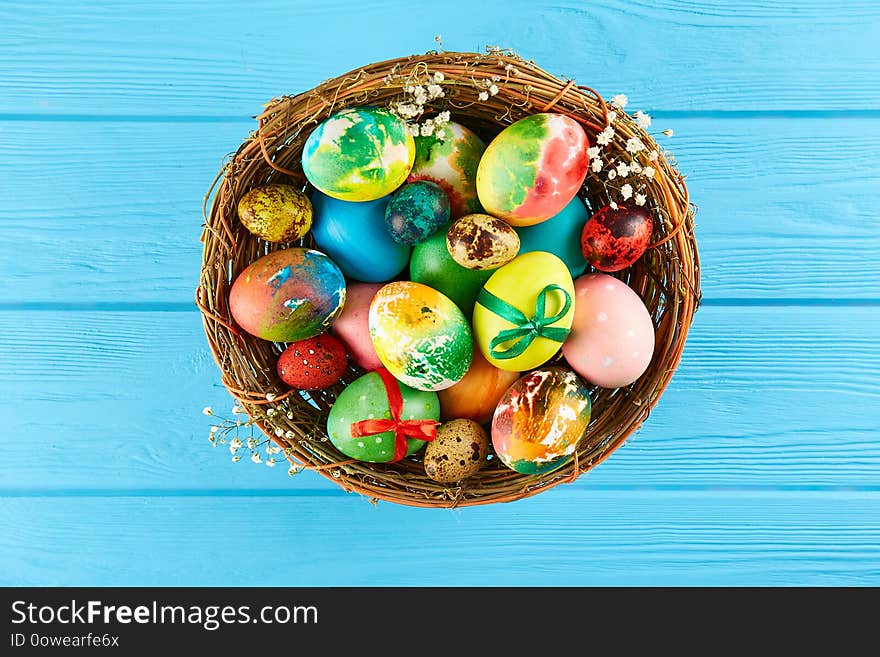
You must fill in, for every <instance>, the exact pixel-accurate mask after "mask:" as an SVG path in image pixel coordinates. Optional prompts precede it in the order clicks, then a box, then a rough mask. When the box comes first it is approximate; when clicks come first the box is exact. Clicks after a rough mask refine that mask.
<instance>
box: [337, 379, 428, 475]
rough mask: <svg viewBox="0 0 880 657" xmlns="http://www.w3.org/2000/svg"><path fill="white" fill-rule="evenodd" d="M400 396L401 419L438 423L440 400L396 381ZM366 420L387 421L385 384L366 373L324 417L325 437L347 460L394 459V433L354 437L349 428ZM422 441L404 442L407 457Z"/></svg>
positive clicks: (344, 392)
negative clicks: (401, 400)
mask: <svg viewBox="0 0 880 657" xmlns="http://www.w3.org/2000/svg"><path fill="white" fill-rule="evenodd" d="M397 385H398V386H399V387H400V392H401V395H402V396H403V412H402V413H401V415H400V417H401V419H402V420H439V419H440V400H439V398H438V397H437V393H435V392H424V391H421V390H413V389H412V388H409V387H407V386H405V385H403V384H402V383H400V382H399V381H398V382H397ZM367 419H370V420H372V419H391V410H390V409H389V407H388V395H387V393H386V391H385V384H384V383H382V378H381V377H380V376H379V375H378V374H376V372H368V373H367V374H364V375H363V376H362V377H360V378H359V379H357V380H355V381H354V382H352V383H351V384H349V385H348V386H346V387H345V389H344V390H343V391H342V392H341V393H340V395H339V397H337V399H336V402H335V403H334V404H333V407H332V408H331V409H330V415H329V416H328V417H327V436H328V437H329V438H330V442H331V443H333V446H334V447H336V449H338V450H339V451H340V452H342V453H343V454H345V455H346V456H348V457H351V458H353V459H357V460H359V461H368V462H370V463H388V462H390V461H393V460H394V432H393V431H386V432H384V433H379V434H375V435H372V436H361V437H358V438H355V437H354V436H352V435H351V425H352V424H354V423H355V422H359V421H361V420H367ZM424 444H425V441H424V440H415V439H413V438H408V439H407V445H408V449H407V452H406V453H407V456H409V455H410V454H413V453H415V452H417V451H419V450H420V449H421V448H422V447H423V446H424Z"/></svg>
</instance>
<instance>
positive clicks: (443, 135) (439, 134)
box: [434, 128, 447, 141]
mask: <svg viewBox="0 0 880 657" xmlns="http://www.w3.org/2000/svg"><path fill="white" fill-rule="evenodd" d="M446 135H447V132H446V130H445V129H444V128H440V129H439V130H435V131H434V136H435V137H436V138H437V139H439V140H440V141H444V140H445V139H446Z"/></svg>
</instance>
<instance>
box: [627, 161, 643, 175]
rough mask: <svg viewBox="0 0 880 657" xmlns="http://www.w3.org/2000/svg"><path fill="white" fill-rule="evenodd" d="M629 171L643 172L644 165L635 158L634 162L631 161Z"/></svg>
mask: <svg viewBox="0 0 880 657" xmlns="http://www.w3.org/2000/svg"><path fill="white" fill-rule="evenodd" d="M629 172H630V173H641V172H642V165H641V164H639V163H638V162H636V161H635V160H633V161H632V162H630V163H629Z"/></svg>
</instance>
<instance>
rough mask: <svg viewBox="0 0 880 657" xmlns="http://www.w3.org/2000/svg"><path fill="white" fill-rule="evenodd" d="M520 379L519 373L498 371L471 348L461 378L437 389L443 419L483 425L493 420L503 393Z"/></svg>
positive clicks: (477, 351) (477, 350)
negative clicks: (472, 358)
mask: <svg viewBox="0 0 880 657" xmlns="http://www.w3.org/2000/svg"><path fill="white" fill-rule="evenodd" d="M518 378H519V373H518V372H506V371H504V370H500V369H498V368H497V367H495V366H494V365H492V364H491V363H489V361H487V360H486V359H485V358H483V355H482V354H481V353H480V350H479V349H474V360H473V362H472V363H471V367H470V369H469V370H468V371H467V374H465V375H464V378H463V379H462V380H461V381H459V382H458V383H456V384H455V385H454V386H452V387H451V388H447V389H446V390H441V391H440V392H438V393H437V394H438V396H439V397H440V413H441V417H442V418H443V420H444V421H446V420H456V419H466V420H474V421H475V422H479V423H480V424H485V423H487V422H489V421H490V420H491V419H492V414H493V413H494V412H495V406H496V405H497V404H498V400H499V399H501V396H502V395H503V394H504V392H505V391H506V390H507V389H508V388H509V387H510V386H511V385H513V383H514V381H516V380H517V379H518Z"/></svg>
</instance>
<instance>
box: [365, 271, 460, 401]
mask: <svg viewBox="0 0 880 657" xmlns="http://www.w3.org/2000/svg"><path fill="white" fill-rule="evenodd" d="M370 337H371V338H372V340H373V346H374V347H375V348H376V353H377V354H378V356H379V360H380V361H382V364H383V365H384V366H385V367H386V368H387V369H388V371H389V372H391V374H393V375H394V376H395V377H396V378H397V379H399V380H400V381H402V382H403V383H405V384H406V385H408V386H410V387H412V388H415V389H417V390H443V389H444V388H448V387H450V386H452V385H453V384H455V383H456V382H457V381H460V380H461V378H462V377H463V376H464V375H465V374H466V373H467V371H468V368H469V367H470V365H471V359H472V358H473V353H474V349H473V342H472V336H471V329H470V326H469V325H468V322H467V319H466V318H465V316H464V315H463V314H462V312H461V310H459V308H458V306H456V305H455V303H453V302H452V300H451V299H450V298H449V297H447V296H445V295H443V294H441V293H440V292H438V291H437V290H435V289H433V288H430V287H428V286H427V285H422V284H420V283H413V282H412V281H396V282H394V283H389V284H388V285H386V286H385V287H383V288H382V289H381V290H379V291H378V292H377V293H376V296H375V297H373V303H372V304H371V305H370Z"/></svg>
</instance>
